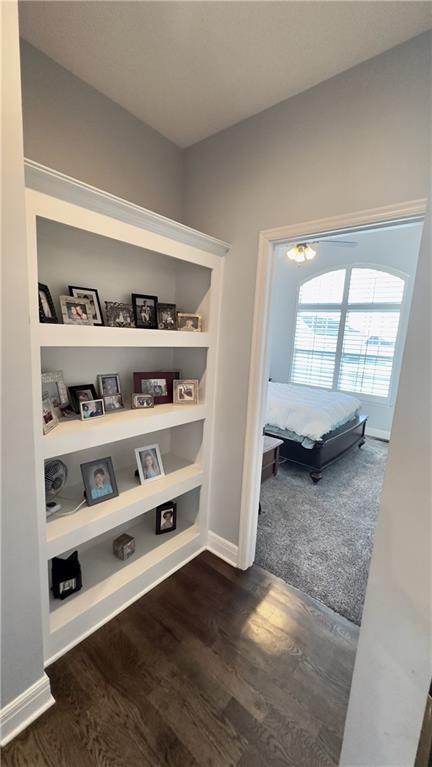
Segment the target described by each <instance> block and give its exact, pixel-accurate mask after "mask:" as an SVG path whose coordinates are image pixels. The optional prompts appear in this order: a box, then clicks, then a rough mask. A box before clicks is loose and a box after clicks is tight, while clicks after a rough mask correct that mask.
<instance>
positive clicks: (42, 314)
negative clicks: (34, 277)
mask: <svg viewBox="0 0 432 767" xmlns="http://www.w3.org/2000/svg"><path fill="white" fill-rule="evenodd" d="M41 293H43V295H44V296H45V300H46V302H47V305H48V309H49V312H50V313H51V317H48V316H47V314H46V310H45V308H44V305H43V302H42V299H41ZM38 299H39V322H49V323H51V324H55V325H58V319H57V312H56V310H55V307H54V301H53V300H52V297H51V293H50V289H49V287H48V285H44V284H43V283H42V282H38Z"/></svg>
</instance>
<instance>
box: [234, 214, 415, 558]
mask: <svg viewBox="0 0 432 767" xmlns="http://www.w3.org/2000/svg"><path fill="white" fill-rule="evenodd" d="M426 203H427V201H426V200H425V199H420V200H412V201H409V202H405V203H400V204H395V205H389V206H385V207H381V208H374V209H371V210H363V211H359V212H354V213H348V214H344V215H341V216H334V217H332V218H325V219H318V220H315V221H306V222H303V223H300V224H292V225H290V226H285V227H279V228H277V229H268V230H266V231H263V232H260V235H259V250H258V265H257V278H256V287H255V305H254V317H253V329H252V344H251V360H250V367H249V391H248V406H247V419H246V435H245V446H244V459H243V481H242V495H241V505H240V531H239V547H238V548H239V556H238V566H239V567H241V568H242V569H244V570H245V569H247V568H248V567H250V566H251V565H252V564H253V561H254V558H255V546H256V534H257V524H258V503H259V496H260V485H261V464H262V440H263V437H262V432H263V427H264V425H265V406H266V393H267V379H268V374H269V367H270V359H269V357H270V355H269V320H270V302H271V289H272V275H273V269H274V262H275V258H274V249H275V246H276V244H277V243H278V242H280V241H281V240H282V241H284V240H289V239H300V238H301V239H308V238H310V237H311V236H316V237H318V236H322V235H324V234H330V233H333V232H334V233H337V234H341V233H342V232H343V231H349V232H352V231H353V229H365V228H367V229H370V228H371V227H374V226H377V227H381V226H384V225H387V224H390V223H391V224H395V223H397V222H399V221H400V222H401V223H402V222H406V221H408V220H414V219H417V220H419V219H421V217H423V216H424V214H425V211H426Z"/></svg>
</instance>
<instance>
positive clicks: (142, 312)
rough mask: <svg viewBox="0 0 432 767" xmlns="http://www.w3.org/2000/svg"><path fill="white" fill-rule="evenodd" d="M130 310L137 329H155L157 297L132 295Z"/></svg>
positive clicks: (140, 294) (139, 294)
mask: <svg viewBox="0 0 432 767" xmlns="http://www.w3.org/2000/svg"><path fill="white" fill-rule="evenodd" d="M131 298H132V308H133V313H134V317H135V325H136V327H137V328H147V329H152V330H154V329H155V328H157V304H158V299H157V296H146V295H144V294H143V293H132V295H131Z"/></svg>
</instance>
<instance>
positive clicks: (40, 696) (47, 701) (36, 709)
mask: <svg viewBox="0 0 432 767" xmlns="http://www.w3.org/2000/svg"><path fill="white" fill-rule="evenodd" d="M54 703H55V700H54V698H53V696H52V695H51V687H50V680H49V678H48V677H47V675H46V674H45V673H44V674H43V676H41V678H40V679H38V681H37V682H35V683H34V684H32V686H31V687H28V688H27V690H24V692H22V693H21V694H20V695H18V696H17V697H16V698H14V700H12V701H11V702H10V703H8V704H7V705H6V706H4V708H2V709H1V711H0V730H1V741H0V745H1V746H2V747H3V746H5V745H6V744H7V743H9V742H10V741H11V740H12V739H13V738H15V737H16V736H17V735H19V733H20V732H22V730H24V729H25V728H26V727H28V726H29V724H31V723H32V722H33V721H34V720H35V719H37V717H38V716H40V715H41V714H43V713H44V711H46V710H47V709H48V708H50V707H51V706H52V705H53V704H54Z"/></svg>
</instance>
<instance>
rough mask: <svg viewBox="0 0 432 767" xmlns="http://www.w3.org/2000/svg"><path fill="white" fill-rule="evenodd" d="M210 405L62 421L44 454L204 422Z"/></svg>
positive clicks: (159, 407) (45, 445) (43, 439)
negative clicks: (86, 419) (87, 419)
mask: <svg viewBox="0 0 432 767" xmlns="http://www.w3.org/2000/svg"><path fill="white" fill-rule="evenodd" d="M206 416H207V406H206V405H173V404H168V405H156V407H154V408H151V409H149V410H141V409H137V410H121V411H119V412H117V413H109V414H108V415H105V416H101V417H100V418H96V419H94V420H90V419H89V421H81V420H78V419H72V420H68V419H65V420H62V421H61V422H60V423H59V425H58V426H56V427H55V428H54V429H53V430H52V431H51V432H49V434H45V435H42V437H41V444H42V455H43V457H44V458H45V459H46V458H54V457H55V456H59V455H65V454H66V453H74V452H76V451H77V450H86V449H87V448H90V447H97V446H98V445H105V444H107V443H109V442H118V441H119V440H122V439H128V438H129V437H137V436H139V435H141V434H149V433H150V432H154V431H160V430H161V429H169V428H171V427H173V426H181V425H182V424H185V423H193V422H194V421H202V420H204V419H205V418H206Z"/></svg>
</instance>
